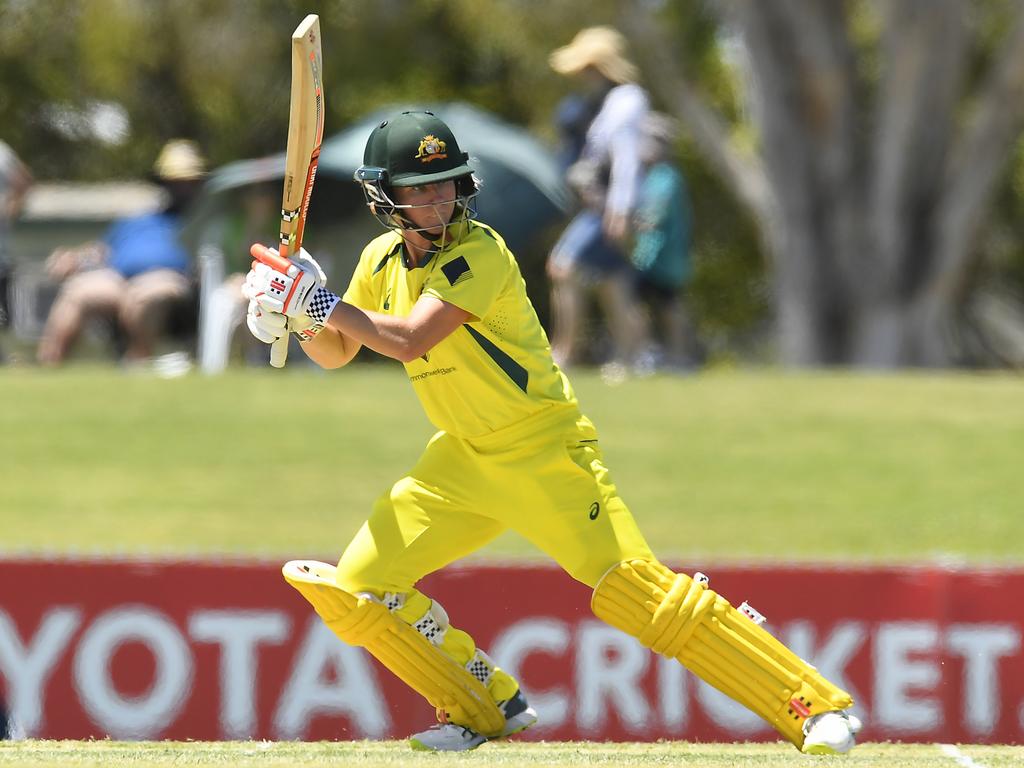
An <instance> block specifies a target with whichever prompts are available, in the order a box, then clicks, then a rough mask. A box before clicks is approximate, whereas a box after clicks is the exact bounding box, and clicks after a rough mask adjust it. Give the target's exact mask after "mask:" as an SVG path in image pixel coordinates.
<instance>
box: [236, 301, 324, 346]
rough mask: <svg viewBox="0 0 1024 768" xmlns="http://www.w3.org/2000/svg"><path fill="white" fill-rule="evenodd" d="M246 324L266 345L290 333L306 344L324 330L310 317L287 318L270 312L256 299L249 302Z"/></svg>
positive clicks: (278, 313)
mask: <svg viewBox="0 0 1024 768" xmlns="http://www.w3.org/2000/svg"><path fill="white" fill-rule="evenodd" d="M245 324H246V325H247V326H248V328H249V332H250V333H252V335H253V336H255V337H256V338H257V339H259V340H260V341H262V342H263V343H264V344H273V343H274V342H275V341H277V340H278V339H280V338H281V337H283V336H286V335H288V333H289V332H291V333H294V334H295V336H296V338H298V340H299V341H300V342H305V341H309V340H310V339H312V338H315V337H316V335H317V334H318V333H319V332H320V331H322V330H323V325H321V324H320V323H315V322H313V319H312V318H311V317H309V315H301V316H299V317H285V316H284V315H282V314H281V313H280V312H268V311H267V310H265V309H263V308H262V307H261V306H260V305H259V302H257V301H256V300H255V299H250V300H249V309H248V311H247V312H246V313H245Z"/></svg>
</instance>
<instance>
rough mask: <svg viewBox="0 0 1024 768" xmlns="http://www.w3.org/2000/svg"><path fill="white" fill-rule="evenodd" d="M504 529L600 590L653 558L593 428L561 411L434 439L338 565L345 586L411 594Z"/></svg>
mask: <svg viewBox="0 0 1024 768" xmlns="http://www.w3.org/2000/svg"><path fill="white" fill-rule="evenodd" d="M506 529H512V530H514V531H516V532H518V533H519V534H521V535H522V536H524V537H525V538H526V539H528V540H529V541H531V542H532V543H533V544H535V545H536V546H537V547H538V548H539V549H540V550H541V551H543V552H544V553H546V554H547V555H549V556H550V557H552V558H553V559H554V560H555V561H556V562H557V563H558V564H559V565H560V566H561V567H562V568H564V569H565V570H566V571H567V572H568V573H569V574H570V575H571V576H572V577H573V578H575V579H576V580H578V581H581V582H583V583H584V584H586V585H588V586H590V587H591V588H593V587H594V586H595V585H596V584H597V582H598V581H599V580H600V578H601V577H602V576H603V575H604V574H605V572H606V571H608V569H610V568H611V567H613V566H614V565H616V564H617V563H620V562H622V561H624V560H630V559H634V558H644V559H654V555H653V554H652V553H651V550H650V548H649V547H648V545H647V542H646V541H645V540H644V537H643V534H641V533H640V530H639V528H638V527H637V525H636V522H635V521H634V520H633V516H632V514H631V513H630V511H629V509H628V508H627V507H626V505H625V504H624V503H623V501H622V499H621V498H619V494H618V491H617V490H616V488H615V484H614V483H613V482H612V480H611V477H610V475H609V473H608V469H607V468H606V467H605V465H604V459H603V457H602V454H601V448H600V446H599V444H598V441H597V432H596V430H595V429H594V425H593V424H592V423H591V422H590V420H589V419H587V418H586V417H585V416H583V415H582V414H580V412H579V411H578V409H576V408H575V407H571V408H570V407H562V406H553V407H551V408H548V409H545V410H544V411H541V412H539V413H537V414H536V415H534V416H531V417H530V418H529V419H526V420H524V421H522V422H519V423H517V424H514V425H512V426H510V427H507V428H505V429H502V430H499V431H497V432H494V433H492V434H490V435H487V436H485V437H482V438H473V439H462V438H458V437H455V436H453V435H451V434H449V433H447V432H443V431H442V432H438V433H437V434H435V435H434V436H433V437H432V438H431V440H430V442H429V443H428V444H427V447H426V450H425V451H424V453H423V455H422V456H421V457H420V459H419V461H418V462H417V463H416V466H415V467H414V468H413V469H412V471H411V472H410V473H409V474H408V476H406V477H403V478H402V479H401V480H399V481H398V482H397V483H395V484H394V486H392V488H391V490H390V491H389V492H388V493H386V494H385V495H383V496H381V497H380V498H379V499H378V500H377V501H376V503H375V504H374V507H373V512H372V514H371V515H370V518H369V519H368V520H367V521H366V522H365V523H364V524H363V526H362V528H361V529H360V530H359V532H358V533H357V534H356V536H355V538H354V539H353V540H352V542H351V543H350V544H349V546H348V547H347V548H346V550H345V552H344V554H343V555H342V557H341V560H340V562H339V563H338V571H337V581H338V586H340V587H341V588H342V589H344V590H346V591H348V592H350V593H356V592H376V593H384V592H408V591H409V590H410V589H412V588H413V586H414V585H415V584H416V582H417V581H419V580H420V579H421V578H422V577H423V576H426V575H427V574H429V573H431V572H433V571H436V570H438V569H439V568H442V567H444V566H445V565H447V564H449V563H451V562H453V561H455V560H458V559H459V558H461V557H464V556H466V555H468V554H470V553H472V552H474V551H475V550H477V549H479V548H480V547H482V546H483V545H485V544H486V543H487V542H489V541H491V540H492V539H494V538H495V537H496V536H497V535H498V534H500V533H501V532H502V531H504V530H506Z"/></svg>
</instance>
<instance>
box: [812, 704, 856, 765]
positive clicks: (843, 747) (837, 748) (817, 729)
mask: <svg viewBox="0 0 1024 768" xmlns="http://www.w3.org/2000/svg"><path fill="white" fill-rule="evenodd" d="M860 729H861V722H860V718H858V717H854V716H853V715H851V714H849V713H848V712H844V711H842V710H836V711H833V712H822V713H821V714H820V715H815V716H814V717H810V718H808V719H807V721H806V722H805V723H804V745H803V747H801V748H800V751H801V752H803V753H804V754H807V755H845V754H846V753H847V752H849V751H850V750H851V749H853V745H854V744H856V738H855V737H856V736H857V734H858V733H859V732H860Z"/></svg>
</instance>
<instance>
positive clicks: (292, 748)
mask: <svg viewBox="0 0 1024 768" xmlns="http://www.w3.org/2000/svg"><path fill="white" fill-rule="evenodd" d="M957 757H959V758H960V759H957ZM966 760H970V761H971V762H966ZM1022 761H1024V747H980V746H962V747H958V748H956V752H955V755H954V754H948V753H947V752H944V751H943V749H942V747H941V746H940V745H936V744H864V745H861V746H859V747H857V749H855V750H854V751H853V752H852V753H851V754H849V755H847V756H845V757H841V758H813V757H805V756H801V755H799V754H798V753H797V752H795V751H794V750H793V748H792V747H790V746H787V745H783V744H688V743H684V742H658V743H654V744H613V743H607V742H605V743H594V742H578V741H577V742H538V743H534V744H526V743H517V742H504V743H494V744H487V745H485V746H483V747H481V748H480V749H478V750H476V751H474V752H470V753H462V754H451V753H449V754H445V755H436V754H424V753H417V752H412V751H411V750H410V749H409V748H408V746H407V745H406V743H405V742H398V741H391V742H369V741H362V742H318V743H295V742H283V743H277V742H222V743H208V742H188V743H182V742H145V743H131V744H128V743H125V742H114V741H91V742H82V741H58V742H53V741H29V742H14V743H6V744H5V743H3V742H0V766H18V765H31V766H44V765H47V766H50V765H52V766H62V768H63V766H83V767H84V766H96V767H97V768H98V767H99V766H102V767H103V768H122V767H123V766H152V767H153V768H158V767H159V766H181V765H187V766H217V765H230V766H233V768H249V766H254V767H256V766H259V767H264V766H265V767H266V768H271V767H273V766H282V767H286V768H304V767H305V766H317V768H320V767H321V766H325V765H332V766H339V767H341V766H344V768H349V766H357V767H358V768H417V767H418V766H435V767H436V766H438V765H445V766H453V765H466V766H474V767H475V768H496V767H499V766H500V767H501V768H513V767H515V766H531V767H532V766H536V767H537V768H578V767H579V766H591V765H603V766H614V767H616V768H619V767H623V768H630V767H631V766H645V767H646V766H687V767H688V768H733V767H734V766H756V767H757V768H793V766H797V765H807V766H815V765H820V766H826V765H827V766H833V765H842V766H844V768H846V767H847V766H848V767H849V768H863V767H864V766H885V768H955V767H956V766H958V765H960V766H974V767H975V768H1003V767H1004V766H1005V767H1007V768H1008V767H1009V766H1019V765H1021V764H1022Z"/></svg>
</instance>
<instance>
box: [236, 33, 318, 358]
mask: <svg viewBox="0 0 1024 768" xmlns="http://www.w3.org/2000/svg"><path fill="white" fill-rule="evenodd" d="M323 138H324V89H323V54H322V52H321V49H320V17H319V16H317V15H316V14H315V13H311V14H309V15H308V16H307V17H306V18H304V19H303V20H302V23H301V24H299V26H297V27H296V28H295V31H294V32H293V33H292V90H291V105H290V107H289V113H288V149H287V152H286V154H285V162H284V194H283V196H282V198H281V242H280V244H279V246H278V253H279V254H280V256H277V255H275V254H274V253H272V252H271V251H270V250H268V249H267V248H265V247H264V246H262V245H254V246H253V247H252V249H251V251H250V252H251V253H252V255H253V257H254V258H256V259H258V260H259V261H262V262H263V263H264V264H267V265H268V266H270V267H273V268H274V269H276V270H277V271H278V272H283V273H285V274H288V269H289V267H290V266H291V265H290V263H289V261H288V257H289V256H290V255H292V254H295V253H298V252H299V248H301V247H302V235H303V230H304V229H305V227H306V213H307V212H308V211H309V197H310V195H311V194H312V192H313V181H314V180H315V179H316V166H317V161H318V160H319V159H320V144H321V143H322V142H323ZM287 359H288V334H285V336H283V337H282V338H280V339H278V340H277V341H275V342H274V343H273V345H272V346H271V348H270V364H271V365H272V366H274V367H275V368H282V367H283V366H284V364H285V361H286V360H287Z"/></svg>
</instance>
